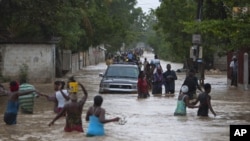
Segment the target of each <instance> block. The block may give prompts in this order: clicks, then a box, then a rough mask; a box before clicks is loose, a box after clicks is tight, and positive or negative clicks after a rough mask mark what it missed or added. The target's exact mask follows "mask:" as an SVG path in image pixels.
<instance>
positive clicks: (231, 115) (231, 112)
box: [0, 55, 250, 141]
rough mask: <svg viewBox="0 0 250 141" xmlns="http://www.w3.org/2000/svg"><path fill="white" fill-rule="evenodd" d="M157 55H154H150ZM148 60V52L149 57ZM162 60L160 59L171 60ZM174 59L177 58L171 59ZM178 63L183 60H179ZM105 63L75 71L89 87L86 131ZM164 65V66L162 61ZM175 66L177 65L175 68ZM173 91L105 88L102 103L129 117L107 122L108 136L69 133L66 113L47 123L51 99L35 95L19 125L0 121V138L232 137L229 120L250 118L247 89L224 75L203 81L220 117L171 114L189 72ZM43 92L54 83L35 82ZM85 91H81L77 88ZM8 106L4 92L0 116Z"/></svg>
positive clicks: (173, 140) (179, 140)
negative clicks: (144, 93)
mask: <svg viewBox="0 0 250 141" xmlns="http://www.w3.org/2000/svg"><path fill="white" fill-rule="evenodd" d="M152 57H153V55H152ZM148 59H149V60H150V55H149V57H148ZM167 63H168V62H163V61H162V64H167ZM171 64H173V63H171ZM172 66H177V67H176V68H177V69H178V68H181V67H182V65H180V64H176V65H172ZM105 68H106V66H105V64H104V63H102V64H99V65H98V66H90V67H87V68H85V69H84V70H82V71H80V72H78V73H77V74H76V79H77V80H78V81H80V82H82V83H83V84H84V85H85V86H86V89H87V90H88V92H89V98H88V101H87V103H86V104H85V106H84V108H83V115H82V119H83V128H84V130H85V131H86V130H87V125H88V123H87V122H85V120H84V119H85V113H86V110H87V109H88V107H89V106H91V105H92V104H93V97H94V96H95V95H97V94H98V87H99V82H100V80H101V78H100V77H99V73H100V72H104V70H105ZM164 68H165V67H164ZM173 69H175V68H173ZM177 76H178V80H177V81H176V93H175V97H165V96H152V95H151V96H150V97H149V98H147V99H137V95H136V94H103V95H102V96H103V98H104V102H103V107H104V108H105V109H106V112H107V114H106V117H107V118H113V117H116V116H120V117H122V118H124V119H125V120H126V121H127V122H126V123H125V124H124V125H119V124H118V123H108V124H107V125H105V129H106V136H104V137H91V138H87V137H85V134H84V133H78V132H72V133H65V132H64V131H63V127H64V124H65V119H64V118H61V119H59V120H57V121H56V122H55V124H54V125H53V126H52V127H48V123H49V122H50V121H51V120H52V119H53V118H54V116H55V114H54V113H53V111H52V108H53V103H51V102H48V101H47V100H46V99H45V98H44V97H40V98H37V99H36V100H35V104H36V105H35V109H34V111H35V112H34V114H32V115H25V114H21V113H19V115H18V119H17V122H18V123H17V125H14V126H7V125H5V124H4V122H3V121H2V120H1V122H0V127H1V128H0V134H1V136H0V141H12V140H18V141H69V140H70V141H79V140H86V141H105V140H107V141H117V140H120V141H131V140H138V141H145V140H149V141H151V140H152V141H153V140H157V141H166V140H169V141H183V140H185V141H189V140H190V141H196V140H197V141H200V140H209V141H214V140H216V141H217V140H221V141H228V140H229V125H231V124H250V103H249V101H250V95H249V94H248V93H249V92H245V91H240V90H236V89H231V88H228V87H227V85H226V78H225V75H210V76H206V79H205V82H209V83H211V84H212V92H211V96H212V101H211V102H212V105H213V108H214V110H215V112H216V113H217V116H216V117H213V115H212V114H211V113H210V117H209V118H201V117H197V116H196V112H197V109H187V116H184V117H178V116H173V113H174V110H175V107H176V103H177V95H178V91H179V89H180V85H181V84H182V82H183V80H184V78H185V75H184V74H178V73H177ZM36 88H37V89H38V90H40V91H42V92H46V93H51V94H52V93H53V85H52V84H42V85H36ZM79 95H80V96H82V94H81V93H79ZM5 106H6V97H0V112H1V114H0V118H1V119H3V113H4V110H5Z"/></svg>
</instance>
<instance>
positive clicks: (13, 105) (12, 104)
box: [0, 81, 36, 125]
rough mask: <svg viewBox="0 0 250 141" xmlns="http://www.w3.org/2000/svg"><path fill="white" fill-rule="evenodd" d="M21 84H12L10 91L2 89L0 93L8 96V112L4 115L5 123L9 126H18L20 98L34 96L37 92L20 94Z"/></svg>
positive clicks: (14, 82)
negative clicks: (28, 95)
mask: <svg viewBox="0 0 250 141" xmlns="http://www.w3.org/2000/svg"><path fill="white" fill-rule="evenodd" d="M18 90H19V84H18V83H17V82H16V81H11V82H10V91H7V90H5V89H4V88H3V87H1V88H0V93H4V94H5V95H7V96H8V103H7V107H6V111H5V113H4V122H5V123H6V124H7V125H13V124H16V118H17V113H18V109H19V103H18V97H19V96H22V95H27V94H32V93H33V92H36V90H26V91H22V92H19V91H18Z"/></svg>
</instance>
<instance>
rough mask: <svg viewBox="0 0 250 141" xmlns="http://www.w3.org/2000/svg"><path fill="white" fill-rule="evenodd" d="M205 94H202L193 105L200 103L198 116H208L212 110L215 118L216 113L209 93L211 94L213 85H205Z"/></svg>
mask: <svg viewBox="0 0 250 141" xmlns="http://www.w3.org/2000/svg"><path fill="white" fill-rule="evenodd" d="M204 89H205V92H203V93H200V94H199V96H198V98H197V100H196V101H195V102H193V103H192V104H193V105H196V104H197V103H198V102H200V105H199V109H198V112H197V115H198V116H206V117H207V116H208V111H209V110H210V111H211V112H212V113H213V115H214V116H216V113H215V112H214V110H213V108H212V105H211V96H210V95H209V93H210V92H211V85H210V84H209V83H206V84H204Z"/></svg>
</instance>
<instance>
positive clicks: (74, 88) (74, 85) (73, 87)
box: [69, 82, 78, 93]
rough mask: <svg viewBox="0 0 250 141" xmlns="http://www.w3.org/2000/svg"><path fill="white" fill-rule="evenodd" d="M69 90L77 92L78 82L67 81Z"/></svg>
mask: <svg viewBox="0 0 250 141" xmlns="http://www.w3.org/2000/svg"><path fill="white" fill-rule="evenodd" d="M69 92H70V93H77V92H78V83H77V82H69Z"/></svg>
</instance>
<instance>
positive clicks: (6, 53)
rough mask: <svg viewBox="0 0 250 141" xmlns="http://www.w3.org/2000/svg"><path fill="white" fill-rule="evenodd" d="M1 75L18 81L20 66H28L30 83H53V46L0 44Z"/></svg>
mask: <svg viewBox="0 0 250 141" xmlns="http://www.w3.org/2000/svg"><path fill="white" fill-rule="evenodd" d="M0 50H1V53H2V62H3V64H2V75H3V76H8V77H10V78H12V79H18V75H19V74H20V73H19V71H20V66H21V65H22V64H26V65H27V66H28V68H29V69H28V78H32V79H29V81H30V82H53V81H54V79H55V45H54V44H1V45H0Z"/></svg>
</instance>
